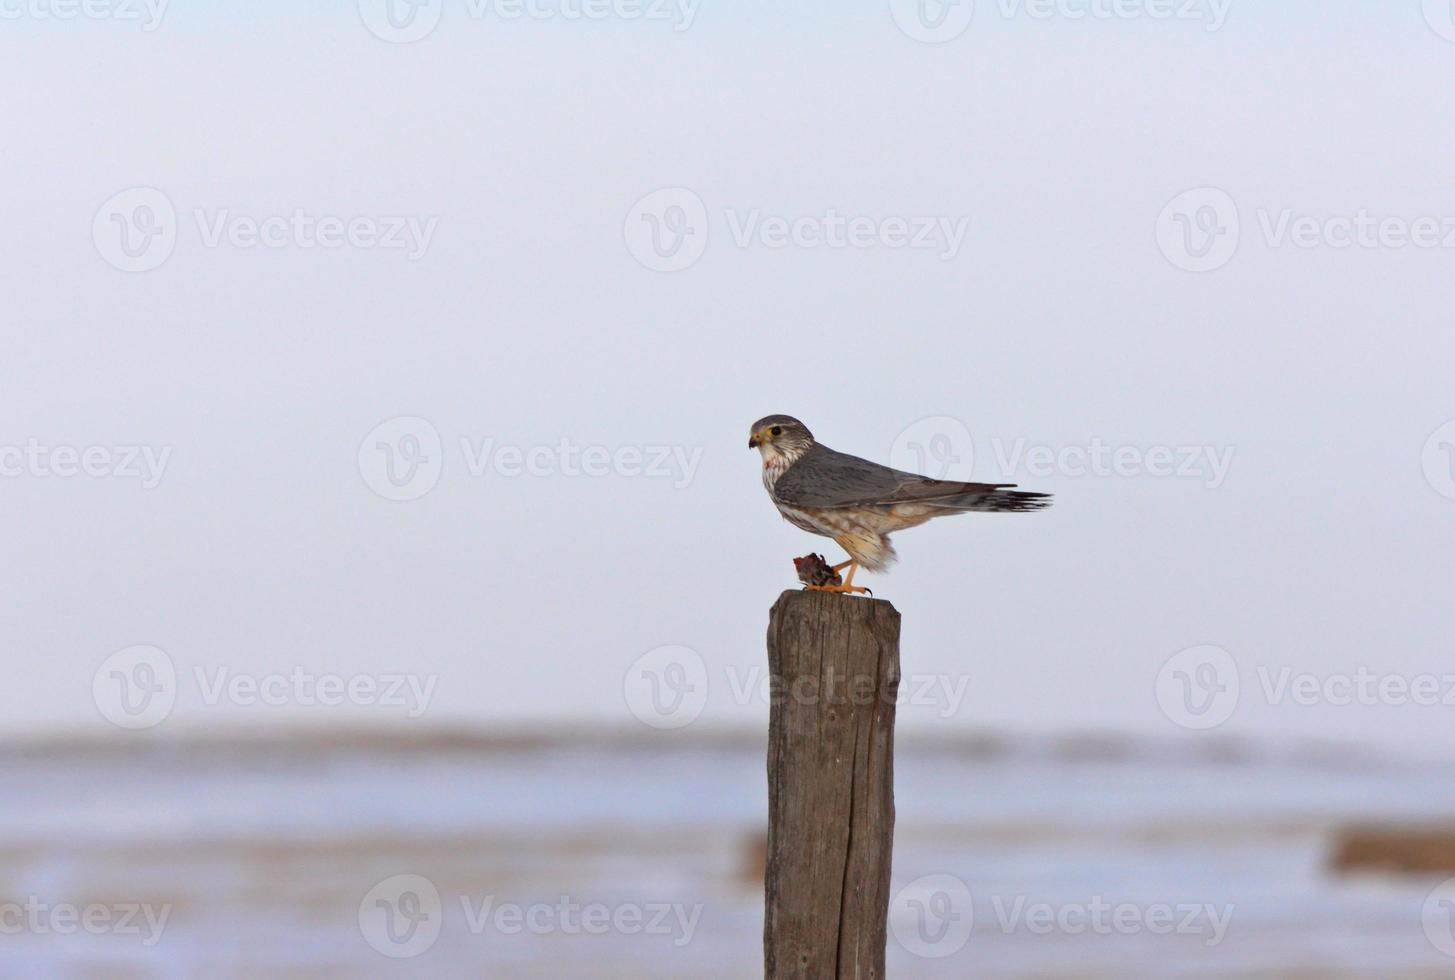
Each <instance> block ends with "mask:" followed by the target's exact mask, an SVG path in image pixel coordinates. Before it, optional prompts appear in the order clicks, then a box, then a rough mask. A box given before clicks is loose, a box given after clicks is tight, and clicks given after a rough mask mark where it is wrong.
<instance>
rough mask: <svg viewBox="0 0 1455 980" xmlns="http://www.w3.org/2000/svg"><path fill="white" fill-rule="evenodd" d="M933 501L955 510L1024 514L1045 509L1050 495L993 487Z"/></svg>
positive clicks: (1048, 503)
mask: <svg viewBox="0 0 1455 980" xmlns="http://www.w3.org/2000/svg"><path fill="white" fill-rule="evenodd" d="M935 503H936V504H938V505H940V506H942V507H945V508H947V509H950V510H957V511H976V512H989V513H996V514H1024V513H1028V512H1030V511H1033V510H1045V509H1046V508H1047V507H1049V506H1051V495H1050V494H1049V493H1027V492H1026V491H1024V490H1011V489H1009V488H1006V487H995V488H993V489H991V490H988V491H986V490H977V491H974V492H971V493H962V494H957V495H955V496H953V497H944V498H942V499H940V500H937V501H935Z"/></svg>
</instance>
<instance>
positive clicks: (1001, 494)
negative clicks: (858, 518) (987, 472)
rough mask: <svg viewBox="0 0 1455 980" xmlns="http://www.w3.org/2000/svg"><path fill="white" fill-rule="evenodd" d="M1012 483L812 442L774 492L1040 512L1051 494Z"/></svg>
mask: <svg viewBox="0 0 1455 980" xmlns="http://www.w3.org/2000/svg"><path fill="white" fill-rule="evenodd" d="M1014 486H1015V484H1013V483H961V482H959V481H956V480H932V479H930V478H929V477H927V476H920V475H919V474H917V473H906V472H904V471H903V470H895V469H890V468H889V467H888V466H880V465H879V464H878V463H871V462H870V461H869V460H867V459H860V458H859V457H857V456H850V455H848V454H847V453H841V452H836V451H835V450H832V449H829V448H828V447H827V446H822V445H816V446H814V447H813V448H812V449H810V450H809V451H808V452H806V453H804V454H803V456H801V457H799V459H798V461H797V462H795V463H794V464H793V465H792V466H790V467H788V469H787V471H786V472H785V473H784V474H783V475H782V476H780V477H779V478H778V482H777V483H775V484H774V485H773V496H774V497H776V498H777V499H778V500H779V501H780V502H782V503H785V504H787V505H788V506H790V507H808V508H814V507H824V508H832V507H862V506H867V505H872V504H905V503H917V504H925V505H927V506H930V507H944V508H946V509H948V510H996V511H1004V510H1010V511H1015V510H1039V509H1041V508H1042V507H1046V506H1048V505H1049V503H1050V495H1049V494H1044V493H1021V492H1018V491H1015V490H1014V489H1012V488H1013V487H1014Z"/></svg>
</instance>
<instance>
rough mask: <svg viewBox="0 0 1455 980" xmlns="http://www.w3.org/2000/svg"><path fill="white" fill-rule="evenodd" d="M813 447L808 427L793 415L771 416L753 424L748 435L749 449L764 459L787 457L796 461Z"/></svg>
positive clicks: (811, 434) (811, 435)
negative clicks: (755, 450) (760, 453)
mask: <svg viewBox="0 0 1455 980" xmlns="http://www.w3.org/2000/svg"><path fill="white" fill-rule="evenodd" d="M812 445H813V433H812V432H809V431H808V426H806V425H804V424H803V423H802V422H800V421H798V419H796V418H794V417H793V416H791V415H769V416H767V417H766V418H761V419H759V420H758V421H756V422H754V423H753V427H752V429H751V430H749V434H748V448H749V449H757V450H759V451H760V452H762V454H763V458H764V459H767V458H768V457H769V456H786V457H788V458H789V459H795V458H797V457H798V456H799V454H801V453H802V452H803V451H804V450H806V449H808V448H809V447H811V446H812Z"/></svg>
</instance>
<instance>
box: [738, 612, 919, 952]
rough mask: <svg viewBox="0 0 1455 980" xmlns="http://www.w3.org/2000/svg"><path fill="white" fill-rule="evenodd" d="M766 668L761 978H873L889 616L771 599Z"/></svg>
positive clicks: (890, 706) (884, 906)
mask: <svg viewBox="0 0 1455 980" xmlns="http://www.w3.org/2000/svg"><path fill="white" fill-rule="evenodd" d="M768 669H769V674H770V676H771V681H770V683H771V685H772V686H771V688H770V693H771V700H772V705H771V708H770V716H769V723H768V867H767V873H766V876H765V891H766V895H765V898H766V906H765V915H764V923H763V953H764V967H765V969H764V973H765V975H766V976H767V977H768V978H770V980H776V978H787V977H792V978H809V980H821V978H824V977H836V978H837V977H854V978H862V980H867V978H879V977H883V976H884V945H885V940H886V925H887V920H888V914H889V869H890V854H891V850H892V845H893V838H894V706H895V699H896V697H897V696H898V691H899V613H898V612H897V611H896V610H895V608H894V607H893V606H892V605H890V604H889V603H888V602H884V601H881V600H875V599H859V598H851V597H849V596H843V595H834V594H830V593H823V592H785V593H783V595H781V596H780V597H779V598H778V601H777V602H776V603H774V605H773V610H772V612H771V613H770V614H769V623H768Z"/></svg>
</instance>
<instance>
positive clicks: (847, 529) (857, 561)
mask: <svg viewBox="0 0 1455 980" xmlns="http://www.w3.org/2000/svg"><path fill="white" fill-rule="evenodd" d="M748 448H749V449H757V450H758V451H759V452H760V453H762V455H763V486H765V487H766V488H767V489H768V496H769V497H771V498H772V499H773V503H774V504H776V505H777V507H778V511H779V513H781V514H782V515H783V517H784V519H785V520H787V521H788V522H789V523H790V524H792V525H794V526H795V527H798V528H801V529H802V530H805V531H808V532H810V533H812V534H821V535H823V536H824V537H826V538H833V539H834V541H835V542H837V543H838V545H839V547H841V548H843V549H844V550H845V551H846V552H848V553H849V560H848V561H846V562H843V563H841V564H838V565H835V566H833V569H834V571H836V572H837V571H840V570H842V569H844V568H847V569H848V570H849V573H848V575H847V576H846V577H845V579H844V582H843V584H842V585H810V586H809V588H810V589H813V590H815V591H820V592H851V593H857V592H867V591H868V590H867V589H864V588H860V587H858V586H855V585H854V573H855V572H857V571H858V570H859V568H860V567H863V568H864V569H866V570H868V571H871V572H881V571H883V570H884V569H886V568H888V567H889V565H890V564H891V563H893V561H894V559H895V554H894V546H893V545H891V544H890V543H889V535H890V534H892V533H894V532H895V531H900V530H903V529H904V528H908V527H916V526H918V525H920V524H923V523H924V522H925V521H928V520H931V519H933V518H936V517H944V516H945V515H947V514H964V513H967V512H970V511H994V512H999V513H1006V512H1009V513H1017V512H1023V511H1032V510H1041V509H1043V508H1045V507H1049V506H1050V505H1051V495H1050V494H1048V493H1025V492H1022V491H1019V490H1015V489H1014V486H1015V485H1014V484H1010V483H1004V484H996V483H960V482H958V481H955V480H932V479H930V478H929V477H927V476H919V475H918V474H915V473H905V472H903V471H902V470H895V469H890V468H889V467H888V466H880V465H879V464H878V463H871V462H869V461H868V460H867V459H860V458H859V457H857V456H849V455H847V454H845V453H841V452H836V451H834V450H832V449H830V448H829V447H828V446H825V445H822V444H821V443H818V442H815V441H814V438H813V433H812V432H809V431H808V427H807V426H806V425H804V424H803V423H802V422H800V421H798V419H796V418H793V417H792V416H789V415H769V416H767V417H766V418H761V419H759V420H758V421H756V422H754V423H753V427H752V429H751V430H750V434H749V436H748Z"/></svg>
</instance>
